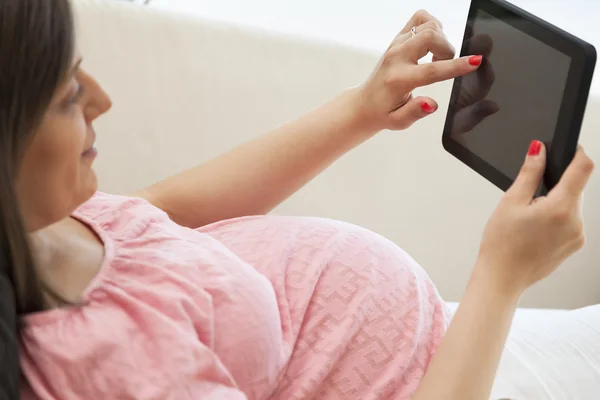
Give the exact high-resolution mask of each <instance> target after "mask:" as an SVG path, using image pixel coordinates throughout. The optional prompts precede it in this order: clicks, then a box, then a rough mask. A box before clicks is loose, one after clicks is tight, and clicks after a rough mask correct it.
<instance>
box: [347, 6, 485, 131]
mask: <svg viewBox="0 0 600 400" xmlns="http://www.w3.org/2000/svg"><path fill="white" fill-rule="evenodd" d="M413 27H414V28H415V29H414V31H415V32H414V34H413V32H411V30H412V29H413ZM428 53H432V55H433V58H432V62H430V63H424V64H419V60H420V59H422V58H423V57H425V56H426V55H427V54H428ZM454 55H455V51H454V47H453V46H452V45H451V44H450V42H448V40H447V39H446V37H445V36H444V33H443V30H442V24H441V23H440V22H439V21H438V20H437V19H436V18H435V17H433V16H431V15H430V14H429V13H427V12H426V11H423V10H421V11H418V12H417V13H416V14H415V15H414V16H413V17H412V18H411V19H410V21H409V22H408V23H407V24H406V26H405V27H404V29H402V31H401V32H400V33H399V34H398V36H396V38H395V39H394V41H393V42H392V44H391V45H390V46H389V48H388V49H387V51H386V52H385V54H384V55H383V57H382V58H381V61H380V63H379V65H378V66H377V68H376V69H375V71H374V72H373V74H372V75H371V76H370V77H369V79H368V80H367V81H366V82H365V83H364V84H363V85H362V86H360V87H359V88H358V91H359V97H358V104H359V107H358V115H359V117H360V119H361V122H362V123H363V126H366V127H368V129H369V130H370V131H379V130H383V129H391V130H401V129H406V128H408V127H410V126H411V125H412V124H413V123H415V122H416V121H417V120H419V119H421V118H424V117H426V116H427V115H429V114H431V113H433V112H434V111H435V110H437V108H438V104H437V102H436V101H435V100H434V99H432V98H430V97H413V95H412V92H413V90H414V89H416V88H418V87H421V86H427V85H430V84H432V83H436V82H440V81H444V80H448V79H453V78H456V77H458V76H461V75H465V74H468V73H470V72H473V71H475V70H477V68H478V67H479V65H480V64H481V61H482V56H480V55H475V56H470V57H462V58H458V59H454Z"/></svg>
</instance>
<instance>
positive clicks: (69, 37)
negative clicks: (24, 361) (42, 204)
mask: <svg viewBox="0 0 600 400" xmlns="http://www.w3.org/2000/svg"><path fill="white" fill-rule="evenodd" d="M74 42H75V38H74V23H73V16H72V11H71V5H70V3H69V0H0V251H1V253H0V301H1V302H2V303H1V304H0V313H1V314H0V318H1V319H0V340H1V341H2V342H1V343H0V399H13V398H18V396H19V379H20V374H19V369H18V346H17V343H18V334H19V333H18V331H17V329H18V325H19V322H18V320H19V317H20V316H21V315H23V314H27V313H31V312H36V311H41V310H42V309H43V308H44V285H43V283H42V282H41V280H40V279H39V278H38V274H37V272H36V268H35V265H34V260H33V256H32V253H31V250H30V247H29V243H28V233H27V231H26V229H25V225H24V221H23V216H22V214H21V210H20V209H19V202H18V199H17V193H16V188H15V186H16V180H17V178H18V175H19V166H20V164H21V160H22V157H23V152H24V150H25V149H26V147H27V145H28V143H29V142H30V140H31V138H32V136H33V135H34V134H35V132H36V130H37V129H38V127H39V125H40V123H41V121H42V118H43V116H44V113H45V111H46V109H47V108H48V106H49V104H50V102H51V100H52V98H53V96H54V94H55V92H56V90H57V88H58V87H59V86H60V84H61V83H62V82H63V80H64V79H65V78H66V76H67V74H68V71H69V70H70V68H71V63H72V61H73V60H72V59H73V52H74Z"/></svg>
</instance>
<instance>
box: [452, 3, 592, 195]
mask: <svg viewBox="0 0 600 400" xmlns="http://www.w3.org/2000/svg"><path fill="white" fill-rule="evenodd" d="M479 10H481V11H483V12H485V13H488V14H490V15H491V16H493V17H494V18H498V19H500V20H502V21H503V22H505V23H507V24H509V25H512V26H513V27H514V28H515V29H518V30H519V31H521V32H524V33H526V34H528V35H530V36H531V37H534V38H536V39H538V40H540V41H541V42H543V43H545V44H547V45H548V46H550V47H552V48H554V49H556V50H559V51H561V52H562V53H564V54H565V55H567V56H568V57H570V58H571V65H570V68H569V73H568V77H567V81H566V86H565V92H564V95H563V100H562V104H561V107H560V111H559V116H558V120H557V123H556V129H555V131H554V136H553V139H552V146H551V149H550V151H549V152H548V155H547V157H548V162H547V167H546V173H545V176H544V182H543V183H542V185H541V188H540V191H539V194H540V195H543V194H546V193H547V192H548V191H549V190H550V189H552V187H554V185H556V183H558V181H559V179H560V177H561V176H562V174H563V172H564V170H565V169H566V168H567V166H568V165H569V163H570V162H571V160H572V159H573V156H574V155H575V151H576V150H577V143H578V141H579V132H580V130H581V125H582V122H583V117H584V114H585V108H586V104H587V100H588V97H589V90H590V85H591V82H592V76H593V73H594V68H595V64H596V50H595V48H594V46H592V45H591V44H589V43H587V42H585V41H583V40H581V39H579V38H577V37H575V36H573V35H571V34H569V33H568V32H565V31H563V30H562V29H560V28H558V27H556V26H554V25H552V24H550V23H548V22H546V21H544V20H542V19H540V18H538V17H536V16H535V15H532V14H530V13H528V12H527V11H525V10H522V9H520V8H519V7H517V6H514V5H513V4H510V3H508V2H506V1H504V0H472V2H471V6H470V9H469V15H468V17H467V25H466V28H465V33H464V35H463V45H462V48H461V52H460V55H461V56H466V55H469V54H466V51H467V45H466V43H465V41H466V39H467V36H468V34H469V32H470V31H472V29H473V24H474V21H475V15H476V13H477V11H479ZM523 22H527V23H526V24H523ZM517 25H519V26H517ZM461 80H462V78H461V77H459V78H456V79H455V80H454V84H453V87H452V93H451V96H450V102H449V106H448V113H447V115H446V122H445V125H444V132H443V135H442V145H443V147H444V149H445V150H446V151H447V152H449V153H450V154H452V155H453V156H455V157H456V158H458V159H459V160H460V161H462V162H463V163H464V164H466V165H467V166H469V167H470V168H471V169H473V170H474V171H476V172H477V173H479V174H480V175H482V176H483V177H484V178H486V179H487V180H489V181H490V182H491V183H493V184H494V185H496V186H497V187H498V188H500V189H501V190H503V191H506V190H507V189H508V188H509V187H510V186H511V185H512V183H513V179H511V178H510V177H508V176H506V175H505V174H504V173H502V172H500V171H499V170H498V169H497V168H496V167H494V166H492V165H490V164H489V163H487V162H486V161H485V160H483V159H482V158H481V157H479V156H478V155H477V154H475V153H473V152H471V151H470V150H469V149H467V148H466V147H464V146H462V145H461V144H460V143H459V142H457V141H455V140H454V139H452V137H451V127H452V119H453V116H454V110H453V104H455V103H456V100H457V97H458V95H459V90H460V85H461ZM524 157H525V154H523V158H524Z"/></svg>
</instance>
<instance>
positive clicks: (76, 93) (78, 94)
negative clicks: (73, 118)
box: [69, 84, 83, 104]
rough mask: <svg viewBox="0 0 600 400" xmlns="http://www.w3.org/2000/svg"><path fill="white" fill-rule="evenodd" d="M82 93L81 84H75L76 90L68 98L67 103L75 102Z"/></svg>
mask: <svg viewBox="0 0 600 400" xmlns="http://www.w3.org/2000/svg"><path fill="white" fill-rule="evenodd" d="M82 95H83V85H81V84H79V85H78V86H77V91H76V92H75V94H74V95H73V96H72V97H71V98H70V99H69V104H76V103H77V102H78V101H79V99H81V96H82Z"/></svg>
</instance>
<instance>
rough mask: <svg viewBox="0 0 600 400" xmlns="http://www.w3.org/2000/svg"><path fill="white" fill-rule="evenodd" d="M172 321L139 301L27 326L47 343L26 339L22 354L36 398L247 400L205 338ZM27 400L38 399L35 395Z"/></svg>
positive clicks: (87, 308)
mask: <svg viewBox="0 0 600 400" xmlns="http://www.w3.org/2000/svg"><path fill="white" fill-rule="evenodd" d="M117 297H121V300H124V298H126V297H129V296H127V295H124V296H118V295H116V293H115V296H114V297H113V300H116V299H115V298H117ZM140 297H141V296H140ZM159 302H160V301H159V300H157V301H156V303H159ZM146 304H147V303H146ZM166 307H167V305H166V304H164V303H163V309H166ZM175 309H177V307H175ZM172 322H173V321H172V320H170V319H169V318H167V317H166V316H165V314H163V313H159V312H157V311H156V309H155V310H152V309H151V308H150V307H147V306H146V305H145V304H143V303H142V302H140V301H139V300H138V299H136V298H134V297H131V298H130V299H129V304H127V305H125V304H124V305H123V308H119V307H116V306H114V305H113V306H112V307H111V306H108V304H96V305H92V306H90V307H86V308H83V309H82V310H81V313H80V314H79V315H72V316H70V318H67V319H64V320H61V322H60V325H63V326H62V329H61V326H58V325H57V324H49V325H45V324H41V325H32V326H29V327H27V330H28V331H29V332H30V333H32V334H34V336H36V337H39V338H40V339H42V338H44V339H47V340H41V341H35V340H32V341H25V348H24V351H23V353H22V359H21V361H22V365H23V368H24V373H25V375H26V376H27V378H28V381H29V384H30V385H31V388H32V389H33V391H34V392H35V393H36V395H37V397H35V399H36V400H37V399H39V400H81V399H86V400H96V399H98V400H100V399H146V400H159V399H160V400H166V399H169V400H197V399H207V400H213V399H214V400H246V396H245V395H244V393H243V392H242V391H241V390H239V388H238V387H237V384H236V382H235V380H234V379H233V378H232V376H231V374H230V373H229V371H228V370H227V368H226V367H225V366H224V365H223V363H222V362H221V360H220V358H219V357H218V356H217V355H216V354H215V352H214V351H213V350H212V349H211V347H210V346H208V345H207V344H206V342H205V341H203V340H202V339H203V338H202V337H199V335H196V334H190V332H191V331H186V330H184V329H181V325H177V324H174V323H172ZM115 327H118V329H115ZM40 347H41V348H40ZM42 348H43V351H42ZM32 354H33V355H35V354H37V355H38V356H37V357H35V362H34V360H33V357H31V355H32ZM23 398H24V399H32V397H29V396H27V391H24V393H23Z"/></svg>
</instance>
